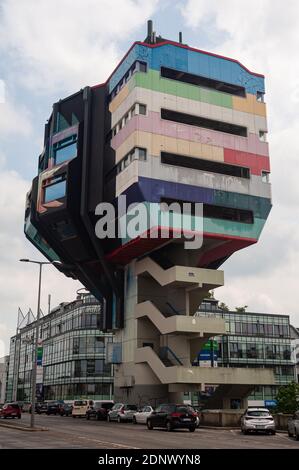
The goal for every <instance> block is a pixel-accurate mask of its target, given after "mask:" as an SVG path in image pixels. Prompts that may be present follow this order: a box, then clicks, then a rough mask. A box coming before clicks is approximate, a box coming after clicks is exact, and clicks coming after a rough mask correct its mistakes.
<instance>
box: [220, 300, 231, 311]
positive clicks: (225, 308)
mask: <svg viewBox="0 0 299 470" xmlns="http://www.w3.org/2000/svg"><path fill="white" fill-rule="evenodd" d="M219 308H220V309H221V310H222V311H223V312H229V306H228V305H226V304H225V303H224V302H221V303H220V304H219Z"/></svg>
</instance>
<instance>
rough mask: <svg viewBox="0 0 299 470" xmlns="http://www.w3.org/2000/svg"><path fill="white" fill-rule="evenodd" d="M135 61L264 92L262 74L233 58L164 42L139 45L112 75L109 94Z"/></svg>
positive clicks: (249, 90) (248, 91) (254, 91)
mask: <svg viewBox="0 0 299 470" xmlns="http://www.w3.org/2000/svg"><path fill="white" fill-rule="evenodd" d="M135 60H141V61H145V62H147V64H148V66H149V67H150V68H151V69H155V70H160V68H161V65H163V66H165V67H170V68H174V69H177V70H182V71H183V72H189V73H193V74H196V75H203V76H205V77H208V78H212V79H216V80H222V81H224V82H227V83H232V84H234V85H241V86H243V87H245V89H246V92H247V93H252V94H256V92H257V91H260V92H262V93H264V92H265V83H264V78H263V77H258V76H256V75H253V74H251V73H249V72H248V71H247V70H246V69H245V68H244V67H242V66H241V65H240V64H238V63H237V62H234V61H232V60H229V59H225V58H220V57H215V56H212V55H208V54H204V53H202V52H197V51H193V50H189V49H185V48H182V47H179V46H175V45H172V44H165V45H162V46H159V47H154V48H151V47H147V46H143V45H141V44H136V45H135V46H134V47H133V49H132V50H131V51H130V52H129V54H128V56H127V57H126V58H125V60H124V61H123V62H122V63H121V64H120V66H119V67H118V69H117V70H116V71H115V72H114V73H113V75H112V76H111V78H110V80H109V93H110V92H111V91H112V90H113V88H114V87H115V86H116V85H117V84H118V82H119V81H120V80H121V78H122V77H123V76H124V75H125V73H126V72H127V70H128V69H129V68H130V66H131V65H132V64H133V62H135Z"/></svg>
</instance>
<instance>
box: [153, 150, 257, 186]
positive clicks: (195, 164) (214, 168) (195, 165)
mask: <svg viewBox="0 0 299 470" xmlns="http://www.w3.org/2000/svg"><path fill="white" fill-rule="evenodd" d="M161 163H164V164H166V165H173V166H178V167H182V168H190V169H193V170H200V171H208V172H211V173H219V174H222V175H229V176H236V177H239V178H247V179H249V178H250V170H249V168H245V167H242V166H237V165H229V164H227V163H219V162H214V161H210V160H204V159H200V158H193V157H188V156H186V155H177V154H174V153H168V152H161Z"/></svg>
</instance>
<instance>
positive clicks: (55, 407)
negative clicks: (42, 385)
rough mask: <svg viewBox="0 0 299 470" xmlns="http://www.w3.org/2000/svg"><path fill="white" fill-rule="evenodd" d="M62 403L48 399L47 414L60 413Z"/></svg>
mask: <svg viewBox="0 0 299 470" xmlns="http://www.w3.org/2000/svg"><path fill="white" fill-rule="evenodd" d="M62 405H63V402H59V401H49V402H48V407H47V411H46V413H47V415H58V414H60V409H61V407H62Z"/></svg>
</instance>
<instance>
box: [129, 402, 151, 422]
mask: <svg viewBox="0 0 299 470" xmlns="http://www.w3.org/2000/svg"><path fill="white" fill-rule="evenodd" d="M153 411H154V408H153V407H152V406H150V405H146V406H143V407H142V408H140V409H139V410H138V411H136V413H134V415H133V423H134V424H146V421H147V418H148V417H149V415H150V414H151V413H152V412H153Z"/></svg>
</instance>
